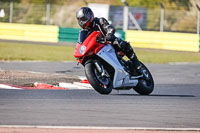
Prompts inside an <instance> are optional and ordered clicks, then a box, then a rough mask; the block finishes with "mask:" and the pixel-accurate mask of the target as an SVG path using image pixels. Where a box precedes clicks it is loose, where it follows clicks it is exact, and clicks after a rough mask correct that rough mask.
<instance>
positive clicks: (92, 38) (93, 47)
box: [74, 31, 104, 63]
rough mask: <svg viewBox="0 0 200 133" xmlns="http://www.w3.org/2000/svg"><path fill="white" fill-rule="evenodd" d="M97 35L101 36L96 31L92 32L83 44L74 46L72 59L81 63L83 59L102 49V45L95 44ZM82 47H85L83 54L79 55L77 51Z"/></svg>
mask: <svg viewBox="0 0 200 133" xmlns="http://www.w3.org/2000/svg"><path fill="white" fill-rule="evenodd" d="M99 34H101V33H100V32H98V31H94V32H92V33H91V34H90V35H89V36H88V37H87V38H86V39H85V40H84V42H83V43H82V44H80V43H77V44H76V49H75V51H74V57H75V58H77V59H78V61H79V62H80V63H82V61H83V57H85V56H89V55H92V54H96V53H98V52H99V51H100V50H101V49H102V48H103V47H104V44H101V43H97V42H96V38H97V36H98V35H99ZM82 45H84V46H85V47H86V50H85V52H84V54H81V53H80V52H79V49H80V47H81V46H82Z"/></svg>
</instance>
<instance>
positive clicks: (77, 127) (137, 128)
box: [0, 125, 200, 131]
mask: <svg viewBox="0 0 200 133" xmlns="http://www.w3.org/2000/svg"><path fill="white" fill-rule="evenodd" d="M6 127H7V128H12V127H13V128H49V129H100V130H104V129H107V130H151V131H152V130H154V131H200V128H154V127H95V126H34V125H0V128H6Z"/></svg>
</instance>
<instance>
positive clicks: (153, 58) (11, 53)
mask: <svg viewBox="0 0 200 133" xmlns="http://www.w3.org/2000/svg"><path fill="white" fill-rule="evenodd" d="M74 50H75V46H60V45H38V44H25V43H13V42H9V43H8V42H0V60H1V61H14V60H22V61H26V60H40V61H75V58H74V56H73V53H74ZM135 52H136V54H137V56H138V58H139V59H140V60H141V61H142V62H145V63H169V62H200V53H195V52H177V51H166V50H152V49H138V48H137V49H135Z"/></svg>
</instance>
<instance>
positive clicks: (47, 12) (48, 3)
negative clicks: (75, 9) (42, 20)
mask: <svg viewBox="0 0 200 133" xmlns="http://www.w3.org/2000/svg"><path fill="white" fill-rule="evenodd" d="M46 6H47V7H46V25H48V24H49V20H50V12H51V7H50V2H49V0H47V5H46Z"/></svg>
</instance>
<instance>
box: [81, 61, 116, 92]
mask: <svg viewBox="0 0 200 133" xmlns="http://www.w3.org/2000/svg"><path fill="white" fill-rule="evenodd" d="M95 62H99V61H88V62H87V63H86V64H85V75H86V77H87V79H88V81H89V83H90V84H91V86H92V87H93V88H94V89H95V90H96V91H97V92H99V93H100V94H105V95H107V94H110V93H111V91H112V88H113V87H112V80H111V75H110V74H109V73H108V70H106V68H104V67H105V66H103V64H102V63H101V62H99V63H98V65H99V66H100V68H103V72H100V71H99V70H98V68H97V66H96V65H95Z"/></svg>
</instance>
